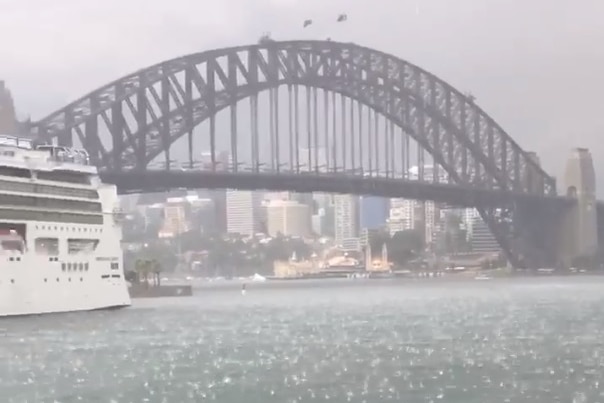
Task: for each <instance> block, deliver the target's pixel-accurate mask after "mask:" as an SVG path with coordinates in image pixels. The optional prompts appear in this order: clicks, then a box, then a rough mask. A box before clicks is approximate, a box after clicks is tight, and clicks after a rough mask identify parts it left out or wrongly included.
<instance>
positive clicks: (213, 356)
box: [0, 277, 604, 403]
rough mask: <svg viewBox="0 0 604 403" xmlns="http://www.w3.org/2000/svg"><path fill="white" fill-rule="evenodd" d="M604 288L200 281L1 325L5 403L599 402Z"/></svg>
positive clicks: (551, 283) (567, 282) (592, 283)
mask: <svg viewBox="0 0 604 403" xmlns="http://www.w3.org/2000/svg"><path fill="white" fill-rule="evenodd" d="M603 290H604V278H602V277H597V278H596V277H591V278H590V277H564V278H545V279H544V278H537V279H530V278H529V279H501V280H490V281H473V280H463V281H447V280H441V279H438V280H436V279H433V280H428V279H426V280H417V281H409V280H402V281H392V280H358V281H355V280H342V281H339V280H334V281H328V282H325V281H323V282H316V281H310V280H309V281H308V282H285V283H264V284H258V285H257V284H248V287H247V294H246V295H245V296H242V295H241V292H240V286H239V285H237V284H234V285H230V286H224V285H223V286H212V287H209V286H207V287H203V288H200V289H196V290H195V293H196V295H195V296H193V297H190V298H174V299H153V300H135V301H134V306H133V307H131V308H128V309H125V310H121V311H113V312H92V313H79V314H66V315H53V316H44V317H24V318H15V319H3V320H0V337H1V340H2V342H1V343H0V357H1V359H0V401H2V402H19V403H22V402H27V403H29V402H32V403H33V402H61V403H68V402H87V403H88V402H91V403H92V402H107V403H110V402H115V403H126V402H132V403H140V402H170V403H172V402H176V403H181V402H225V403H226V402H229V403H231V402H232V403H239V402H250V403H252V402H258V403H260V402H262V403H269V402H279V403H285V402H367V403H377V402H411V403H413V402H418V403H419V402H426V403H430V402H432V403H436V402H460V403H462V402H463V403H472V402H476V403H490V402H512V403H516V402H531V403H535V402H541V403H554V402H565V403H571V402H572V403H595V402H604V387H603V384H604V347H603V342H604V292H603Z"/></svg>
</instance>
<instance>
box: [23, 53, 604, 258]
mask: <svg viewBox="0 0 604 403" xmlns="http://www.w3.org/2000/svg"><path fill="white" fill-rule="evenodd" d="M223 110H224V113H221V112H222V111H223ZM32 130H33V132H34V133H35V134H36V135H37V136H39V137H40V138H41V139H43V140H46V141H54V142H56V143H58V144H61V145H66V146H71V145H74V144H78V145H81V146H83V147H84V148H85V149H86V150H87V151H88V153H89V154H90V157H91V160H92V161H93V163H94V164H95V165H97V166H98V167H99V169H100V170H101V172H102V176H103V178H104V179H105V180H106V181H109V182H112V183H115V184H117V186H118V188H119V189H120V191H121V192H123V193H126V192H150V191H158V190H167V189H171V188H234V189H259V190H260V189H266V190H291V191H297V192H336V193H352V194H372V195H377V196H384V197H401V198H410V199H418V200H433V201H437V202H442V203H446V204H447V205H451V206H459V207H474V208H476V209H477V210H478V212H479V213H480V215H481V217H482V218H483V220H484V221H485V222H486V224H487V225H488V226H489V228H490V230H491V231H492V233H493V235H494V236H495V238H496V239H497V241H498V242H499V244H500V246H501V248H502V250H503V251H504V253H505V255H506V257H507V259H508V261H509V262H510V264H512V265H513V266H515V267H544V266H547V267H551V266H555V265H566V267H568V266H569V265H572V264H573V261H574V260H576V259H577V258H589V257H592V256H595V254H596V251H597V250H598V238H599V239H603V238H604V237H602V236H600V237H598V232H600V230H601V229H602V228H604V225H599V226H598V225H597V218H598V215H597V209H596V206H597V201H596V199H595V178H594V169H593V163H592V161H591V156H590V154H589V152H588V150H585V149H575V150H573V152H572V156H571V158H570V160H569V162H568V165H567V178H566V179H567V182H568V183H565V184H563V186H562V189H558V188H557V184H556V181H555V179H554V178H553V177H552V176H550V175H548V174H547V173H546V172H545V171H544V170H543V169H542V168H541V166H540V164H539V159H538V157H537V155H536V154H535V153H531V152H527V151H525V150H523V149H522V148H521V146H520V145H519V144H518V143H517V142H516V141H514V139H513V138H512V137H511V136H510V135H508V133H506V132H505V130H504V129H503V128H502V127H500V126H499V125H498V124H497V123H496V122H495V121H494V120H493V119H492V118H491V117H490V116H489V115H488V114H487V113H486V112H485V111H483V110H482V109H481V108H480V107H479V106H478V105H477V104H476V103H475V99H474V98H473V97H472V96H471V95H469V94H464V93H462V92H460V91H458V90H456V89H455V88H453V87H452V86H451V85H449V84H447V83H446V82H445V81H443V80H441V79H439V78H438V77H436V76H435V75H433V74H431V73H429V72H427V71H425V70H423V69H421V68H420V67H418V66H416V65H413V64H411V63H409V62H407V61H405V60H402V59H400V58H398V57H395V56H393V55H389V54H386V53H383V52H379V51H376V50H373V49H369V48H365V47H362V46H358V45H355V44H351V43H338V42H333V41H286V42H276V41H267V42H266V43H260V44H254V45H249V46H240V47H233V48H226V49H216V50H210V51H205V52H201V53H196V54H192V55H188V56H184V57H179V58H176V59H173V60H168V61H164V62H161V63H159V64H156V65H153V66H150V67H148V68H145V69H142V70H139V71H136V72H134V73H132V74H130V75H127V76H125V77H122V78H120V79H118V80H116V81H114V82H111V83H109V84H107V85H105V86H103V87H101V88H99V89H97V90H95V91H93V92H91V93H90V94H88V95H85V96H84V97H82V98H80V99H78V100H76V101H75V102H73V103H71V104H69V105H67V106H66V107H64V108H62V109H60V110H58V111H56V112H54V113H52V114H50V115H49V116H47V117H45V118H43V119H41V120H39V121H37V122H35V123H34V124H33V127H32ZM179 147H180V152H179V150H178V148H179ZM202 149H203V150H206V151H207V154H208V159H209V162H207V163H206V164H204V165H203V166H201V167H200V166H199V161H198V156H199V152H198V151H196V150H202ZM221 150H227V151H228V158H227V159H226V160H225V159H224V158H222V154H221V152H220V151H221ZM176 154H181V155H187V157H188V158H184V159H185V160H186V161H184V163H183V164H181V165H180V166H175V165H174V163H173V162H174V161H175V155H176ZM177 159H180V160H181V161H182V160H183V158H177ZM160 162H161V165H162V167H161V168H153V167H154V166H157V165H158V163H160ZM412 166H413V167H414V168H412ZM603 216H604V214H600V217H603Z"/></svg>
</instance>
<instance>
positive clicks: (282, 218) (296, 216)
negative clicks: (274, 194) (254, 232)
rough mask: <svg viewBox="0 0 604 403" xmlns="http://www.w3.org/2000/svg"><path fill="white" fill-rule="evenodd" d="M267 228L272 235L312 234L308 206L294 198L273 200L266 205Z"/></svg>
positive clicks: (302, 235)
mask: <svg viewBox="0 0 604 403" xmlns="http://www.w3.org/2000/svg"><path fill="white" fill-rule="evenodd" d="M266 216H267V228H268V234H269V235H270V236H277V235H279V234H280V235H284V236H298V237H307V236H309V235H310V226H309V224H310V211H309V209H308V206H307V205H305V204H302V203H298V202H297V201H294V200H271V201H269V202H268V204H267V206H266Z"/></svg>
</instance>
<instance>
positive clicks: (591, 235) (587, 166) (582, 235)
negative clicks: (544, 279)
mask: <svg viewBox="0 0 604 403" xmlns="http://www.w3.org/2000/svg"><path fill="white" fill-rule="evenodd" d="M564 180H565V189H566V194H567V195H568V196H572V197H575V198H576V199H577V202H576V203H575V204H574V205H573V206H572V207H570V208H569V209H568V210H566V211H565V212H564V215H563V217H562V220H561V225H560V226H559V227H558V230H557V234H558V240H559V241H558V261H559V262H560V263H561V264H562V265H563V266H564V267H567V268H568V267H574V266H583V267H589V266H592V265H593V264H594V262H595V258H596V256H597V252H598V217H597V209H596V175H595V170H594V165H593V160H592V158H591V153H590V152H589V150H587V149H586V148H575V149H574V150H573V151H572V153H571V156H570V158H569V159H568V160H567V163H566V172H565V178H564Z"/></svg>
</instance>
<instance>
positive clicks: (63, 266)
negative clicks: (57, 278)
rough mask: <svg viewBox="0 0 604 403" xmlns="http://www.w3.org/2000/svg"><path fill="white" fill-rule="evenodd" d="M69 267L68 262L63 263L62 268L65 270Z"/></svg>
mask: <svg viewBox="0 0 604 403" xmlns="http://www.w3.org/2000/svg"><path fill="white" fill-rule="evenodd" d="M66 269H67V263H65V262H63V263H61V270H63V271H65V270H66Z"/></svg>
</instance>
